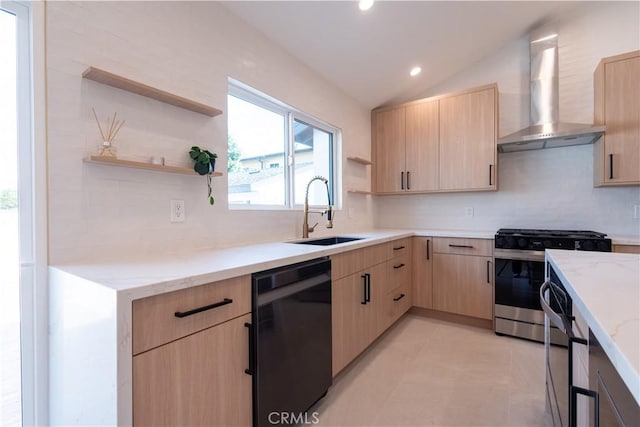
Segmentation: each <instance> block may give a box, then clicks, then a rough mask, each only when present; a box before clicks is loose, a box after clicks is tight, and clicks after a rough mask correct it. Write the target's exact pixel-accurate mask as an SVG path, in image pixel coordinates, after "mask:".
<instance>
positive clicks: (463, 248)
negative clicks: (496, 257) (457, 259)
mask: <svg viewBox="0 0 640 427" xmlns="http://www.w3.org/2000/svg"><path fill="white" fill-rule="evenodd" d="M433 251H434V252H436V253H441V254H457V255H478V256H493V240H491V239H460V238H454V237H435V238H434V239H433Z"/></svg>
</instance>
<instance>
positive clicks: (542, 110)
mask: <svg viewBox="0 0 640 427" xmlns="http://www.w3.org/2000/svg"><path fill="white" fill-rule="evenodd" d="M529 49H530V50H529V54H530V73H531V75H530V78H531V80H530V93H531V95H530V96H531V113H530V123H531V126H529V127H528V128H525V129H522V130H520V131H518V132H515V133H512V134H510V135H507V136H505V137H502V138H498V152H500V153H509V152H512V151H525V150H539V149H542V148H555V147H565V146H567V145H582V144H593V143H594V142H596V141H597V140H598V138H600V136H601V135H602V134H603V133H604V126H595V125H592V124H582V123H562V122H558V36H557V34H554V35H551V36H547V37H544V38H541V39H537V40H533V41H532V42H531V44H530V46H529Z"/></svg>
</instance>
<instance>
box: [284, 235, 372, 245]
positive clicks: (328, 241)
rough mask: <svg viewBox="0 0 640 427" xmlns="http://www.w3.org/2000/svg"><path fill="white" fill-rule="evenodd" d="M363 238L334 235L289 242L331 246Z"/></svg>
mask: <svg viewBox="0 0 640 427" xmlns="http://www.w3.org/2000/svg"><path fill="white" fill-rule="evenodd" d="M362 239H364V237H345V236H334V237H324V238H322V239H311V240H300V241H297V242H289V243H297V244H299V245H316V246H331V245H339V244H340V243H347V242H353V241H355V240H362Z"/></svg>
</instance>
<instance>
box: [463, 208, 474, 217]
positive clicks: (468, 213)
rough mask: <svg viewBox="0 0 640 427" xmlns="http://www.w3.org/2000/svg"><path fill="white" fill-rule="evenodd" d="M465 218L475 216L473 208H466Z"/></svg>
mask: <svg viewBox="0 0 640 427" xmlns="http://www.w3.org/2000/svg"><path fill="white" fill-rule="evenodd" d="M464 216H473V208H464Z"/></svg>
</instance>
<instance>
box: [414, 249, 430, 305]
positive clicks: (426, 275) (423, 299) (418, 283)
mask: <svg viewBox="0 0 640 427" xmlns="http://www.w3.org/2000/svg"><path fill="white" fill-rule="evenodd" d="M432 261H433V242H432V240H431V237H414V238H413V288H412V289H413V295H412V297H413V305H414V306H416V307H422V308H433V286H432V284H433V281H432V271H433V262H432Z"/></svg>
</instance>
